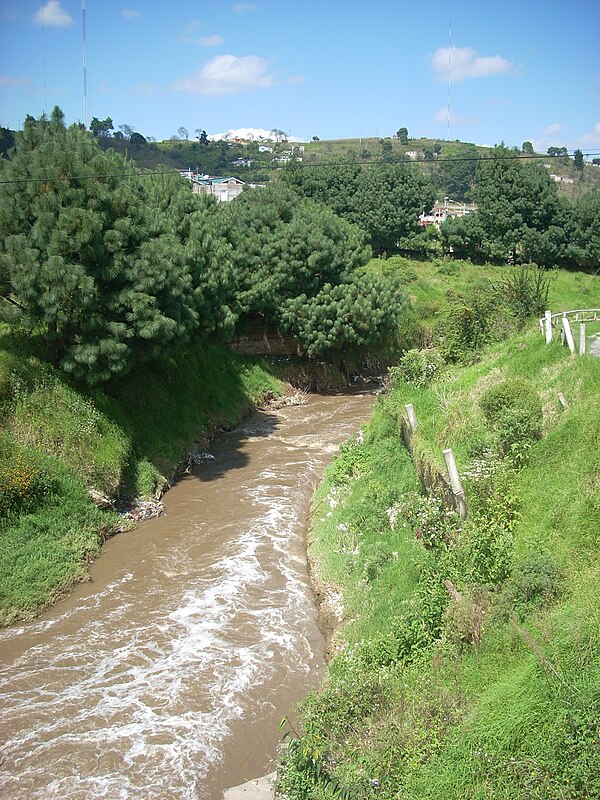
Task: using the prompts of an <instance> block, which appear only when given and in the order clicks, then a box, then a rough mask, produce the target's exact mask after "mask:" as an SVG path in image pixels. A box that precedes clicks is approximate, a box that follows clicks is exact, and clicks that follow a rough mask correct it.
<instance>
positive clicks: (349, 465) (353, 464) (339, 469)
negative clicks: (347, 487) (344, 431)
mask: <svg viewBox="0 0 600 800" xmlns="http://www.w3.org/2000/svg"><path fill="white" fill-rule="evenodd" d="M367 464H368V453H367V451H366V449H365V448H364V447H363V446H362V445H361V444H360V442H358V441H357V440H356V439H349V440H348V441H347V442H345V443H344V444H343V445H342V446H341V447H340V452H339V453H338V455H337V457H336V459H335V460H334V461H333V462H332V464H331V465H330V467H329V469H328V470H327V477H328V478H329V481H330V482H331V483H332V484H333V486H343V485H344V484H347V483H349V482H350V481H351V480H353V479H354V478H358V477H359V476H360V475H362V474H363V472H364V470H365V469H366V466H367Z"/></svg>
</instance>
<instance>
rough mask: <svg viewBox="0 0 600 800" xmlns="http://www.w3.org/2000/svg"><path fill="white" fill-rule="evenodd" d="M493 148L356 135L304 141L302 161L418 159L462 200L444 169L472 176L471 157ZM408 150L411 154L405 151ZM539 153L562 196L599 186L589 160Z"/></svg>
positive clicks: (598, 172) (595, 168)
mask: <svg viewBox="0 0 600 800" xmlns="http://www.w3.org/2000/svg"><path fill="white" fill-rule="evenodd" d="M492 151H493V148H490V147H484V146H481V145H475V144H472V143H470V142H461V141H459V140H458V139H457V140H455V141H452V142H448V141H445V140H443V139H429V138H425V137H423V138H420V139H413V138H409V139H408V140H407V143H406V144H402V143H401V142H400V140H399V139H397V138H390V137H387V138H360V139H336V140H323V141H312V142H307V143H306V144H305V145H304V163H305V164H310V165H319V164H327V163H336V162H338V161H340V160H341V161H342V162H347V161H358V162H359V163H361V162H362V163H368V162H369V161H377V160H381V159H383V160H389V161H395V160H411V161H416V162H418V163H419V167H420V169H422V170H423V171H424V172H425V173H426V174H427V175H429V176H430V177H431V178H432V180H433V181H434V183H435V184H436V186H437V187H438V188H439V189H440V190H442V189H445V188H448V189H449V191H450V194H451V196H452V197H453V199H457V200H463V199H466V195H465V194H464V193H461V192H458V193H457V192H456V190H455V191H452V189H455V187H454V186H453V185H452V183H451V184H450V186H447V185H446V184H447V179H446V181H445V175H444V173H445V172H447V171H448V170H450V169H452V170H455V169H457V168H459V166H458V165H461V167H462V168H463V170H464V171H465V172H466V173H467V175H469V176H470V178H471V179H472V178H474V165H473V167H472V169H471V170H469V169H468V164H469V161H470V160H471V159H477V158H482V157H486V156H488V155H489V154H490V153H491V152H492ZM407 153H408V154H411V155H408V156H407ZM536 156H541V158H540V160H541V161H542V163H543V164H544V165H545V166H546V167H547V168H548V171H549V172H550V173H551V174H554V175H557V176H559V177H560V178H566V179H567V180H566V181H563V180H561V181H557V183H558V188H559V193H560V194H562V195H564V196H565V197H569V198H571V199H572V198H575V197H580V196H581V195H582V194H585V193H586V192H589V191H591V190H593V189H598V188H600V167H598V166H594V165H592V164H588V163H586V164H584V168H583V173H579V172H578V171H577V170H576V169H575V167H574V165H573V159H571V158H568V157H567V158H565V157H562V156H559V157H550V156H548V155H547V154H546V155H544V154H543V153H537V154H536ZM447 159H448V160H456V162H457V163H455V164H450V165H448V164H447V162H446V163H444V162H445V161H446V160H447ZM571 181H572V183H571Z"/></svg>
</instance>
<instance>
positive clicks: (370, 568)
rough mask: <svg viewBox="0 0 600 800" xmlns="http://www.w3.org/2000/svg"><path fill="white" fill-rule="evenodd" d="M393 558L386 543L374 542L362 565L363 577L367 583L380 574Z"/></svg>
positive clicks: (390, 549) (391, 551)
mask: <svg viewBox="0 0 600 800" xmlns="http://www.w3.org/2000/svg"><path fill="white" fill-rule="evenodd" d="M393 557H394V553H393V550H392V548H391V547H390V545H389V544H388V543H387V542H375V543H374V544H373V545H372V546H371V547H370V548H369V554H368V556H367V557H366V558H365V561H364V565H363V575H364V577H365V580H366V581H368V583H372V582H373V581H374V580H375V579H376V578H378V577H379V575H380V574H381V571H382V569H383V568H384V567H385V565H386V564H387V563H388V561H391V560H392V558H393Z"/></svg>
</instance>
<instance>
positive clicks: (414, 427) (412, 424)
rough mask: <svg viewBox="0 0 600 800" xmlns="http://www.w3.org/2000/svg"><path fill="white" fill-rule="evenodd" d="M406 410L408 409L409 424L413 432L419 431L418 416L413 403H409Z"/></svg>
mask: <svg viewBox="0 0 600 800" xmlns="http://www.w3.org/2000/svg"><path fill="white" fill-rule="evenodd" d="M404 408H405V409H406V414H407V416H408V424H409V425H410V429H411V431H413V433H414V431H416V430H417V415H416V414H415V409H414V407H413V404H412V403H407V404H406V405H405V406H404Z"/></svg>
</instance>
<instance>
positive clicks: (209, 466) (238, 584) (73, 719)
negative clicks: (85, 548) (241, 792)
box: [0, 391, 373, 800]
mask: <svg viewBox="0 0 600 800" xmlns="http://www.w3.org/2000/svg"><path fill="white" fill-rule="evenodd" d="M372 402H373V397H372V395H371V394H370V393H368V394H367V393H364V394H362V395H361V393H360V392H356V391H355V392H352V393H349V394H346V393H342V394H338V395H330V396H325V395H312V396H311V397H310V398H309V400H308V403H306V404H303V405H297V406H284V407H282V408H280V409H277V410H264V411H259V412H257V413H255V414H253V415H251V416H250V417H247V418H246V419H245V420H244V421H243V422H242V423H241V425H239V426H238V427H236V428H234V429H232V430H230V431H225V432H223V433H221V434H219V435H218V436H217V437H216V438H215V439H214V440H213V442H212V444H211V452H212V453H213V455H214V456H215V458H214V460H210V461H206V462H203V463H201V464H197V465H194V466H193V467H192V470H191V473H190V474H189V475H186V476H184V477H183V478H182V480H181V481H179V482H178V483H177V484H176V485H175V486H174V487H173V488H172V489H171V490H170V491H169V492H168V493H167V494H166V495H165V496H164V503H165V506H166V511H167V513H166V515H165V516H163V517H159V518H156V519H152V520H149V521H147V522H143V523H141V524H140V525H139V526H137V527H136V529H135V530H132V531H131V532H129V533H127V534H125V535H123V536H117V537H114V538H112V539H111V540H109V541H108V542H107V543H106V545H105V549H104V553H103V556H102V558H100V559H97V560H96V561H95V562H94V563H93V564H92V565H91V567H90V573H91V577H92V583H89V584H82V585H80V586H78V587H76V588H75V590H74V591H73V592H72V594H71V595H70V596H69V597H68V598H66V599H64V600H63V601H61V602H60V603H59V604H58V605H57V606H56V607H54V608H53V609H50V610H49V611H47V612H45V613H44V614H43V615H42V616H41V617H40V618H39V619H38V620H36V621H33V622H31V623H28V624H27V625H24V626H20V627H13V628H10V629H8V630H6V631H4V632H3V633H2V634H0V639H1V648H0V649H1V651H2V654H3V655H2V662H3V666H2V670H1V677H2V682H3V686H4V695H3V705H4V707H5V712H4V720H5V730H6V732H7V736H6V739H7V741H9V742H10V747H8V748H5V751H4V765H3V773H2V774H3V775H4V778H3V779H2V778H0V781H1V780H4V783H3V784H2V783H0V797H10V798H11V800H15V798H19V797H20V796H23V797H27V798H28V799H29V798H35V797H38V796H39V797H40V798H41V797H44V798H51V797H55V796H57V797H58V796H61V797H63V798H69V797H75V796H77V797H78V798H81V797H86V796H89V797H95V796H99V795H100V794H101V793H102V792H104V793H105V794H108V795H109V796H123V797H139V796H145V797H157V798H158V797H172V798H188V797H190V798H191V797H194V798H197V797H202V798H205V797H206V798H207V800H221V797H222V792H223V791H224V790H225V789H228V788H230V787H233V786H239V785H240V784H241V783H242V782H243V781H244V780H245V779H246V778H250V777H253V776H256V775H261V774H266V773H268V772H270V771H272V770H273V768H274V766H275V758H276V751H277V746H278V743H279V738H280V732H279V727H278V723H279V721H280V719H281V717H282V716H284V715H287V714H289V713H290V709H291V708H292V707H293V706H294V705H295V704H296V703H297V702H298V700H300V699H301V698H302V697H303V696H304V695H305V694H306V693H307V692H308V691H309V690H310V688H311V687H312V686H314V685H315V682H316V681H317V680H318V677H319V676H320V675H321V674H322V669H323V663H324V644H323V640H322V637H321V634H320V632H319V630H318V627H317V621H316V618H317V609H316V604H315V602H314V599H313V597H312V593H311V590H310V585H309V582H308V576H307V570H306V560H305V545H304V533H305V528H306V519H307V516H308V513H309V506H310V502H311V498H312V494H313V491H314V488H315V486H316V484H317V482H318V481H319V480H320V477H321V475H322V471H323V468H324V466H325V464H326V463H327V462H328V461H329V460H330V459H331V457H332V456H333V455H334V452H335V451H336V450H337V447H338V446H339V444H340V443H343V442H344V441H345V440H346V439H347V438H348V436H350V435H351V434H352V433H354V432H355V431H356V430H357V429H358V427H359V426H360V424H361V422H363V421H364V419H365V418H366V417H368V415H369V412H370V408H371V405H372ZM36 675H37V678H36ZM27 687H28V688H27ZM42 687H43V690H42ZM59 709H60V711H59ZM33 732H35V733H33ZM99 753H100V754H101V755H100V757H99V755H98V754H99ZM17 761H18V769H17V767H16V763H17ZM40 763H43V764H45V765H46V767H45V770H44V773H43V774H42V772H40V771H39V770H38V769H37V765H39V764H40ZM48 774H51V775H52V776H53V777H52V782H51V783H49V782H48V779H47V775H48ZM75 774H76V775H77V776H78V777H77V779H76V778H75ZM2 792H4V794H3V793H2ZM19 792H21V793H22V795H19ZM77 792H79V794H77Z"/></svg>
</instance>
